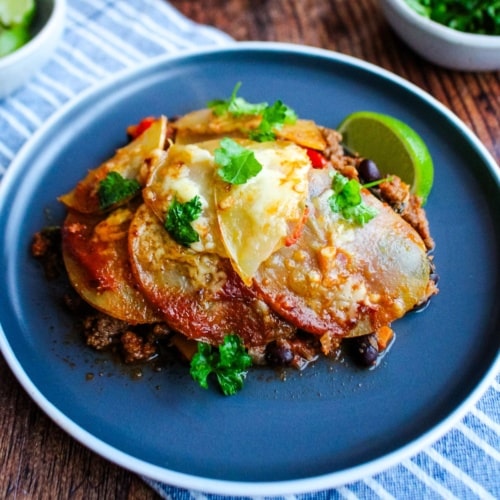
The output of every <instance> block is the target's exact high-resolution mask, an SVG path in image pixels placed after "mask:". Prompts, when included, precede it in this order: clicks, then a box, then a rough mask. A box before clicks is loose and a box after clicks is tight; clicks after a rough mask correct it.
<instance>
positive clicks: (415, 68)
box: [0, 0, 500, 500]
mask: <svg viewBox="0 0 500 500" xmlns="http://www.w3.org/2000/svg"><path fill="white" fill-rule="evenodd" d="M171 3H172V4H173V5H174V6H175V7H177V8H178V9H179V10H180V11H181V12H183V13H184V14H185V15H186V16H188V17H190V18H191V19H193V20H195V21H198V22H200V23H204V24H209V25H213V26H216V27H218V28H220V29H222V30H224V31H225V32H227V33H229V34H230V35H231V36H233V37H234V38H235V39H236V40H268V41H282V42H294V43H302V44H307V45H312V46H316V47H323V48H327V49H331V50H335V51H338V52H341V53H344V54H349V55H352V56H355V57H358V58H361V59H364V60H366V61H369V62H372V63H375V64H377V65H379V66H382V67H383V68H386V69H388V70H390V71H393V72H394V73H396V74H398V75H400V76H402V77H404V78H406V79H407V80H409V81H411V82H413V83H414V84H416V85H418V86H419V87H421V88H422V89H424V90H426V91H427V92H429V93H430V94H432V95H433V96H434V97H436V98H437V99H439V100H440V101H441V102H442V103H443V104H444V105H445V106H447V107H448V108H450V109H451V110H452V111H454V112H455V113H456V114H457V115H458V116H459V117H460V118H461V119H462V120H463V121H464V122H465V123H466V124H467V125H468V126H469V127H470V128H471V129H472V130H473V131H474V132H475V133H476V134H477V135H478V136H479V138H480V139H481V140H482V141H483V143H484V144H485V145H486V147H487V148H488V149H489V151H490V152H491V153H492V154H493V156H494V157H495V158H496V160H497V162H500V120H499V117H500V72H492V73H483V74H480V73H460V72H452V71H447V70H444V69H440V68H437V67H436V66H433V65H431V64H429V63H426V62H425V61H423V60H422V59H420V58H419V57H418V56H416V55H415V54H414V53H413V52H411V51H410V49H408V48H407V47H406V46H404V45H403V43H402V42H400V41H399V40H398V39H397V38H396V36H395V35H394V34H393V33H392V32H391V30H390V29H389V27H388V25H387V23H386V22H385V20H384V19H383V17H382V15H381V12H380V10H379V8H378V2H377V1H376V0H357V1H355V2H353V1H350V0H203V1H201V0H200V1H195V0H172V1H171ZM0 380H1V383H0V428H1V429H2V433H1V434H2V437H1V440H0V463H1V464H2V470H1V474H0V498H5V499H14V498H16V499H33V498H36V499H38V498H46V499H56V498H57V499H65V498H75V499H80V498H81V499H86V500H91V499H104V498H105V499H108V498H109V499H125V498H130V499H133V498H140V499H151V498H156V495H155V493H154V492H152V491H151V490H150V489H149V488H148V487H147V486H146V485H145V484H144V483H143V482H142V480H141V479H140V478H138V477H137V476H136V475H135V474H132V473H129V472H127V471H125V470H123V469H121V468H119V467H117V466H115V465H113V464H110V463H108V462H107V461H105V460H103V459H101V458H100V457H98V456H97V455H95V454H94V453H93V452H90V451H88V450H87V449H86V448H84V447H83V446H81V445H80V444H78V443H77V442H75V441H74V440H73V439H72V438H70V437H69V436H68V435H66V434H65V433H64V432H63V431H62V430H60V429H59V428H58V427H56V426H55V425H54V424H53V423H52V422H51V421H50V420H49V419H48V418H47V417H46V416H45V415H44V414H43V413H42V412H41V411H40V410H39V409H38V407H37V406H36V405H35V404H34V403H33V402H32V401H31V399H30V398H29V397H28V396H27V395H26V393H25V392H24V390H23V389H22V388H21V387H20V386H19V384H18V383H17V381H16V380H15V378H14V377H13V375H12V374H11V372H10V370H9V369H8V367H7V366H6V364H5V361H4V360H3V358H1V357H0Z"/></svg>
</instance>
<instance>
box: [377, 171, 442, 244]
mask: <svg viewBox="0 0 500 500" xmlns="http://www.w3.org/2000/svg"><path fill="white" fill-rule="evenodd" d="M378 196H379V198H380V199H381V200H382V201H385V202H386V203H388V204H389V205H390V206H391V207H392V208H393V210H394V211H395V212H396V213H398V214H400V215H401V217H402V218H403V219H404V220H405V221H406V222H408V224H410V225H411V226H412V227H413V228H414V229H415V231H417V233H418V234H419V235H420V237H421V238H422V240H423V241H424V243H425V246H426V248H427V249H428V250H431V249H433V248H434V241H433V239H432V237H431V233H430V230H429V222H428V220H427V216H426V214H425V210H424V209H423V208H422V200H421V199H420V198H419V197H418V196H415V195H414V194H411V193H410V186H409V185H408V184H406V183H405V182H403V181H402V180H401V179H400V178H399V177H398V176H396V175H394V176H392V178H391V180H390V181H388V182H383V183H382V184H380V186H379V187H378Z"/></svg>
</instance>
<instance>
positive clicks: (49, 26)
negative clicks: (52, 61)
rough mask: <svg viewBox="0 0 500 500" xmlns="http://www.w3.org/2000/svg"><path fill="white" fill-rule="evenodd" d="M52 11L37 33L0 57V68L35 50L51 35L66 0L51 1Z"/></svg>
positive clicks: (63, 10)
mask: <svg viewBox="0 0 500 500" xmlns="http://www.w3.org/2000/svg"><path fill="white" fill-rule="evenodd" d="M52 4H53V5H52V12H51V13H50V15H49V17H48V19H47V22H45V24H44V25H43V26H42V27H41V28H40V30H39V31H38V33H36V34H35V36H34V37H33V38H32V39H31V40H29V41H28V42H27V43H26V44H25V45H23V46H22V47H19V48H18V49H17V50H15V51H14V52H12V53H11V54H7V55H6V56H3V57H0V70H1V69H2V68H3V67H7V66H10V65H11V64H15V63H16V62H17V61H18V60H21V59H23V58H24V57H26V56H28V55H30V54H31V53H33V52H35V51H36V50H37V48H38V47H39V46H40V45H43V44H44V43H45V40H46V39H47V38H49V37H50V36H51V33H52V32H53V30H56V29H57V26H59V25H60V24H61V23H62V22H63V21H64V15H65V10H66V0H54V1H53V2H52Z"/></svg>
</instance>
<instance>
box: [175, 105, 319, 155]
mask: <svg viewBox="0 0 500 500" xmlns="http://www.w3.org/2000/svg"><path fill="white" fill-rule="evenodd" d="M261 121H262V117H261V116H259V115H250V116H249V115H244V116H239V117H234V116H232V115H229V114H223V115H221V116H216V115H215V114H214V113H212V111H211V110H210V109H200V110H198V111H193V112H191V113H188V114H187V115H184V116H183V117H181V118H180V119H179V120H177V121H176V122H174V123H173V124H172V125H173V127H174V129H175V131H176V136H175V142H176V143H177V144H193V143H197V142H203V141H207V140H210V139H217V138H219V139H220V138H221V137H232V138H241V139H245V138H248V134H249V132H250V131H252V130H255V129H256V128H257V127H258V126H259V124H260V122H261ZM274 132H275V134H276V138H277V139H278V140H280V139H282V140H287V141H291V142H294V143H295V144H298V145H299V146H303V147H306V148H311V149H317V150H319V151H323V150H324V149H325V148H326V141H325V138H324V137H323V134H322V133H321V131H320V129H319V128H318V126H317V125H316V123H315V122H314V121H312V120H297V121H296V123H294V124H285V125H283V126H282V127H279V128H276V129H275V130H274Z"/></svg>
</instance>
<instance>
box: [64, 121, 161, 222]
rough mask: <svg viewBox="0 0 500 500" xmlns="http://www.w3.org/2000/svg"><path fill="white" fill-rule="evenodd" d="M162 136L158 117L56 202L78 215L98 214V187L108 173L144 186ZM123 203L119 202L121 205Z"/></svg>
mask: <svg viewBox="0 0 500 500" xmlns="http://www.w3.org/2000/svg"><path fill="white" fill-rule="evenodd" d="M166 135H167V119H166V118H165V117H164V116H162V117H160V118H158V120H156V121H155V122H154V123H153V124H152V125H151V126H150V127H149V128H148V129H147V130H146V131H145V132H143V133H142V134H141V135H140V136H139V137H137V139H135V140H133V141H132V142H130V143H129V144H127V145H126V146H124V147H123V148H120V149H118V150H117V151H116V153H115V155H114V156H113V157H112V158H110V159H109V160H107V161H105V162H104V163H102V164H101V165H100V166H99V167H97V168H95V169H93V170H90V171H89V172H88V174H87V176H86V177H85V178H84V179H82V180H81V181H80V182H79V183H78V184H77V185H76V187H75V188H74V189H73V190H72V191H70V192H69V193H66V194H64V195H62V196H60V197H59V200H60V201H61V202H62V203H64V205H66V207H68V208H69V209H71V210H76V211H78V212H80V213H84V214H95V213H100V212H102V209H101V206H100V203H99V196H98V189H99V183H100V182H101V181H102V180H104V179H105V178H106V175H107V174H108V173H109V172H118V173H119V174H120V175H121V176H122V177H123V178H125V179H135V180H137V181H138V182H139V184H140V185H141V186H142V185H144V184H145V182H146V178H147V176H148V173H149V167H150V163H152V162H154V161H155V159H156V156H157V155H158V153H159V150H162V149H163V148H164V146H165V140H166ZM127 201H128V200H123V203H126V202H127ZM111 208H115V207H111Z"/></svg>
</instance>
